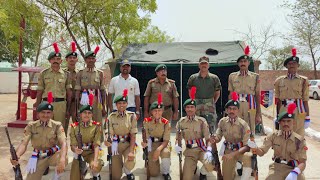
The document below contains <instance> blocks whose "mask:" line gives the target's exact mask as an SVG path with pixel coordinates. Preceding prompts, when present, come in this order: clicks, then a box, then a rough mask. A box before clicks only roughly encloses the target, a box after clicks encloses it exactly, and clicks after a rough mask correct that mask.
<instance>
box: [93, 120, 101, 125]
mask: <svg viewBox="0 0 320 180" xmlns="http://www.w3.org/2000/svg"><path fill="white" fill-rule="evenodd" d="M92 124H94V125H96V126H100V125H101V123H100V122H97V121H92Z"/></svg>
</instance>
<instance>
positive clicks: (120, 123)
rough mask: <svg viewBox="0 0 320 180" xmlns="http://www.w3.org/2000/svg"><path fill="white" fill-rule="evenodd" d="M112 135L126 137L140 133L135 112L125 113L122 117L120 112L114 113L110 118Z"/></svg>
mask: <svg viewBox="0 0 320 180" xmlns="http://www.w3.org/2000/svg"><path fill="white" fill-rule="evenodd" d="M108 123H109V128H110V135H111V136H113V135H118V136H125V135H129V134H136V133H138V128H137V120H136V115H135V113H134V112H130V111H125V114H124V116H123V117H122V116H121V115H120V114H119V112H118V111H115V112H112V113H111V114H110V115H109V117H108Z"/></svg>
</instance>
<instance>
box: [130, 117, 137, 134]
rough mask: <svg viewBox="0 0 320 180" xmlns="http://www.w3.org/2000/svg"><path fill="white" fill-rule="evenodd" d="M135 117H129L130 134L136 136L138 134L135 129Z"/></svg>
mask: <svg viewBox="0 0 320 180" xmlns="http://www.w3.org/2000/svg"><path fill="white" fill-rule="evenodd" d="M136 118H137V117H136V115H135V114H133V115H132V116H131V129H130V134H137V133H138V127H137V120H136Z"/></svg>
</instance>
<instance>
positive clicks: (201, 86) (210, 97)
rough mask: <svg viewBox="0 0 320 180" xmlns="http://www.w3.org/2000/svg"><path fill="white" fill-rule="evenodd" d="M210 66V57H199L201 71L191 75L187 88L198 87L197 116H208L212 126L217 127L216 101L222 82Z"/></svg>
mask: <svg viewBox="0 0 320 180" xmlns="http://www.w3.org/2000/svg"><path fill="white" fill-rule="evenodd" d="M209 68H210V64H209V58H208V57H206V56H203V57H201V58H200V59H199V69H200V71H199V72H198V73H195V74H192V75H191V76H190V77H189V80H188V84H187V88H188V89H189V91H190V89H191V87H193V86H195V87H196V88H197V92H196V102H197V112H196V114H197V116H201V117H204V118H206V120H207V122H208V124H209V125H210V126H214V127H216V123H217V112H216V102H217V101H218V99H219V97H220V91H221V83H220V79H219V77H218V76H217V75H215V74H212V73H210V72H209Z"/></svg>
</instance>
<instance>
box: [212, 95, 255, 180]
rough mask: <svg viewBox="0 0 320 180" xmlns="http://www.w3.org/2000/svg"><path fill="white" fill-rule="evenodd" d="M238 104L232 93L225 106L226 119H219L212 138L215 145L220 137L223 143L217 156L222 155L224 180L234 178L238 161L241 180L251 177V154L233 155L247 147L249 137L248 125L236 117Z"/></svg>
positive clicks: (235, 96)
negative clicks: (241, 164) (240, 167)
mask: <svg viewBox="0 0 320 180" xmlns="http://www.w3.org/2000/svg"><path fill="white" fill-rule="evenodd" d="M239 106H240V103H239V101H238V96H237V94H236V93H235V92H233V93H232V99H231V100H229V101H228V102H227V103H226V105H225V108H226V111H227V113H228V116H227V117H223V118H222V119H220V121H219V124H218V129H217V131H216V136H215V137H214V138H212V140H213V141H215V142H216V143H218V142H220V141H221V139H222V137H224V138H225V141H224V142H223V144H222V147H221V149H220V152H219V154H220V155H223V157H222V160H223V163H222V174H223V178H224V179H234V178H235V167H236V163H237V161H238V160H240V161H242V162H243V166H244V167H243V173H242V176H241V180H247V179H249V178H250V176H251V172H252V168H251V154H250V153H245V154H244V155H242V154H241V155H239V154H237V155H234V154H236V153H237V152H238V150H239V149H240V148H241V147H243V146H245V145H247V142H248V139H249V137H250V128H249V126H248V124H247V123H246V122H245V121H244V120H243V119H241V118H239V117H238V113H239Z"/></svg>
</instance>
